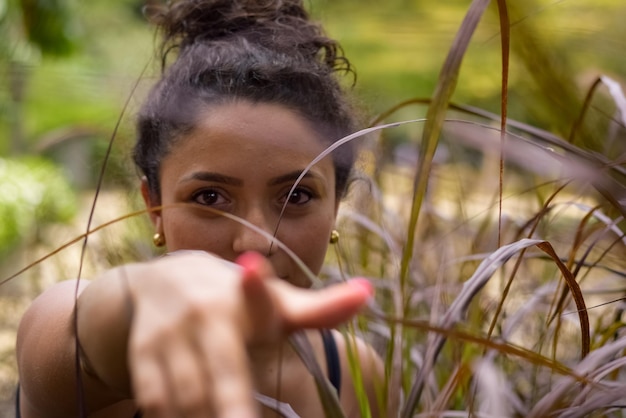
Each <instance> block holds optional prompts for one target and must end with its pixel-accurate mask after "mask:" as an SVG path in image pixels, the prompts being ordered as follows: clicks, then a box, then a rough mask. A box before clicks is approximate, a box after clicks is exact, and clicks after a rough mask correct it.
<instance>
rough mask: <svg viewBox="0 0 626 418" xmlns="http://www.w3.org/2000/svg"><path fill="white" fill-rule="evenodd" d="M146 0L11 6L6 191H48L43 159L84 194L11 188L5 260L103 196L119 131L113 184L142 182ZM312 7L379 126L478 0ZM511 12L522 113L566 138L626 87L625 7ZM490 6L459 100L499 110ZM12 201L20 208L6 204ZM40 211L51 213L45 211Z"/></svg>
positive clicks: (513, 92)
mask: <svg viewBox="0 0 626 418" xmlns="http://www.w3.org/2000/svg"><path fill="white" fill-rule="evenodd" d="M146 1H147V0H89V1H79V0H0V158H1V160H0V163H1V164H0V166H2V165H3V164H5V162H6V163H7V164H8V163H9V162H10V164H13V166H14V167H16V166H19V167H20V169H15V170H14V171H12V172H11V173H6V174H3V177H0V179H1V181H2V182H3V183H5V182H7V181H9V180H7V179H10V181H12V182H13V183H15V184H16V187H13V188H12V190H22V192H21V193H22V194H23V191H24V190H29V189H30V190H32V189H33V188H36V187H38V186H36V184H37V183H38V182H40V178H41V177H38V176H34V175H33V176H26V175H22V174H20V173H23V172H28V171H29V169H28V167H29V164H30V166H32V164H33V160H32V159H31V160H28V161H26V160H25V158H26V157H28V156H33V155H36V156H38V157H39V158H44V159H46V160H48V161H50V162H52V164H48V165H42V166H41V167H40V168H38V169H39V170H40V171H43V172H44V175H43V176H44V178H45V177H46V176H47V175H49V176H50V178H53V177H54V178H56V177H58V175H59V174H60V175H62V176H65V178H66V180H67V183H68V184H69V185H71V186H72V189H71V190H69V192H68V190H67V187H65V186H64V185H63V181H54V182H49V183H48V184H47V185H46V187H45V188H44V190H43V191H42V193H40V195H39V198H37V199H30V200H29V199H26V198H24V196H22V195H20V194H19V193H15V194H12V192H7V191H6V190H8V189H7V188H6V187H5V188H2V189H1V190H2V193H4V196H2V198H1V199H0V206H2V208H0V213H2V214H7V213H9V214H10V213H21V216H22V218H25V219H22V220H20V221H17V220H12V221H11V220H8V219H11V215H6V216H4V215H3V220H2V221H0V241H2V242H0V253H6V252H7V248H9V249H10V247H11V246H13V245H15V242H16V240H19V238H20V236H23V235H25V234H27V231H29V228H32V225H33V224H38V223H41V222H57V221H66V220H68V219H70V218H71V216H70V215H71V212H72V209H71V208H72V207H73V205H74V204H73V203H72V199H78V197H77V196H78V194H80V192H81V191H85V190H87V191H90V190H93V188H94V187H95V185H96V183H97V180H98V176H99V173H100V166H101V160H102V157H103V155H104V154H105V152H106V149H107V147H108V144H109V141H110V139H111V137H112V135H113V133H114V132H116V136H115V144H114V147H113V153H112V159H111V161H110V163H109V167H108V169H107V175H106V178H105V180H106V182H105V184H106V185H107V186H109V187H122V188H127V187H132V186H133V185H134V184H135V181H136V176H135V175H134V171H133V168H132V167H131V166H130V165H129V155H128V154H129V149H130V147H131V146H132V142H133V135H134V134H133V124H132V121H133V114H134V111H135V110H136V108H137V106H138V104H139V103H140V101H141V98H142V97H143V94H144V92H145V90H146V88H147V87H148V86H149V85H150V83H151V82H152V81H153V79H154V74H156V71H155V66H154V65H153V62H151V57H152V53H153V45H154V33H153V28H152V27H150V26H149V25H148V24H147V23H146V20H145V19H144V17H143V15H142V7H143V6H144V4H145V3H146ZM154 1H156V0H154ZM308 3H309V9H310V10H311V12H312V14H313V15H314V16H315V17H316V18H317V19H319V20H321V21H322V22H324V24H325V25H326V27H327V30H328V32H329V33H330V34H331V35H332V36H334V37H336V38H338V39H339V40H340V41H341V42H342V44H343V46H344V49H345V52H346V54H347V56H348V57H349V58H350V59H351V61H352V63H353V64H354V66H355V67H356V70H357V75H358V78H357V85H356V89H355V92H356V95H357V97H358V99H359V101H360V102H361V104H362V106H363V108H364V109H365V111H366V112H367V114H369V115H371V116H372V117H373V116H375V115H376V114H378V113H380V112H383V111H384V110H386V109H387V108H389V107H391V106H393V105H395V104H398V103H400V102H402V101H405V100H408V99H411V98H429V97H431V95H432V93H433V89H434V86H435V84H436V81H437V78H438V73H439V70H440V68H441V65H442V63H443V61H444V59H445V56H446V54H447V52H448V50H449V47H450V45H451V42H452V40H453V38H454V36H455V33H456V31H457V29H458V27H459V25H460V22H461V20H462V18H463V16H464V14H465V12H466V11H467V8H468V7H469V4H470V2H469V1H467V0H430V1H427V0H385V1H380V0H358V1H357V0H310V1H309V2H308ZM508 4H509V8H510V14H511V16H510V19H511V22H513V27H512V31H511V35H512V42H511V46H512V56H511V72H510V97H509V117H511V118H513V119H517V120H520V121H523V122H525V123H528V124H531V125H533V126H536V127H538V128H542V129H546V130H549V131H551V132H554V133H555V134H557V135H561V136H567V135H568V133H569V130H570V129H571V126H572V124H573V122H574V120H575V118H576V116H577V115H578V113H579V112H580V109H581V106H582V101H583V98H584V96H585V93H586V91H587V89H589V87H590V86H591V84H592V83H593V81H594V79H595V78H596V77H597V76H599V75H601V74H606V75H609V76H610V77H612V78H613V79H616V80H618V81H623V80H624V79H625V78H626V53H624V51H626V25H624V24H623V22H624V19H625V18H626V3H625V2H624V1H623V0H569V1H539V0H523V1H521V0H519V1H509V2H508ZM490 7H491V11H490V13H488V14H487V15H486V16H485V17H484V18H483V20H482V21H481V25H480V27H479V29H478V31H477V33H476V34H475V36H474V39H473V40H472V43H471V47H470V50H469V51H468V53H467V54H466V56H465V59H464V64H463V67H462V68H463V69H462V72H461V75H460V78H459V83H458V87H457V91H456V94H455V97H454V101H455V102H456V103H463V104H469V105H473V106H477V107H480V108H482V109H485V110H488V111H491V112H495V113H498V112H499V109H500V100H501V92H500V83H501V52H500V37H499V21H498V15H497V7H496V3H493V4H492V5H491V6H490ZM135 88H136V90H135V91H134V93H132V92H133V90H134V89H135ZM127 100H128V107H127V108H125V103H126V101H127ZM602 109H603V110H601V111H600V110H598V111H596V112H595V113H593V114H590V116H589V118H588V120H589V122H588V127H587V130H586V131H584V132H583V133H581V134H579V135H578V138H577V140H578V141H581V144H582V145H583V146H584V147H586V148H590V149H599V148H600V147H602V146H605V144H604V142H605V141H603V139H602V138H604V135H602V130H604V129H606V128H605V127H606V125H607V124H606V120H607V119H608V118H611V117H612V116H613V114H612V111H611V108H610V107H609V111H607V110H606V109H607V108H606V107H603V108H602ZM424 113H425V108H424V107H422V108H418V107H409V108H407V109H406V110H404V111H403V112H401V113H399V115H398V117H401V118H416V117H420V116H422V115H423V114H424ZM120 115H122V117H121V124H120V126H119V129H118V130H117V131H116V125H117V122H118V119H119V118H120ZM594 121H597V124H596V122H594ZM596 125H597V126H596ZM579 145H580V144H579ZM20 170H22V171H20ZM5 171H6V170H5ZM45 173H49V174H45ZM55 176H56V177H55ZM46 194H48V195H49V196H48V197H46ZM55 200H63V201H65V203H64V209H63V210H61V211H58V210H56V209H54V207H53V206H50V205H52V204H53V203H51V202H55ZM57 203H58V202H55V203H54V204H57ZM8 205H13V206H14V208H13V209H6V208H4V207H5V206H8ZM27 205H34V207H40V206H41V205H43V207H40V208H39V209H37V210H35V209H34V208H31V209H27V208H26V206H27ZM46 205H47V206H46ZM57 212H58V214H57ZM41 213H48V214H51V216H46V217H43V216H38V215H37V214H41ZM55 214H56V215H55ZM52 215H53V216H52ZM28 219H30V222H29V221H28ZM16 225H20V227H19V228H18V227H17V226H16Z"/></svg>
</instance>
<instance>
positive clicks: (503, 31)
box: [498, 0, 511, 247]
mask: <svg viewBox="0 0 626 418" xmlns="http://www.w3.org/2000/svg"><path fill="white" fill-rule="evenodd" d="M498 14H499V17H500V19H499V21H500V44H501V49H502V54H501V55H502V88H501V92H500V113H501V114H502V117H501V118H500V174H499V175H500V179H499V180H500V181H499V184H498V186H499V189H498V247H499V246H500V245H502V193H503V190H504V141H505V140H506V122H507V119H508V117H507V116H508V103H509V55H510V43H511V36H510V35H511V32H510V31H511V23H510V21H509V9H508V8H507V6H506V1H505V0H498Z"/></svg>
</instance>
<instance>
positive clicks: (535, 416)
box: [527, 338, 626, 418]
mask: <svg viewBox="0 0 626 418" xmlns="http://www.w3.org/2000/svg"><path fill="white" fill-rule="evenodd" d="M624 349H626V338H620V339H618V340H616V341H614V342H611V343H608V344H606V345H604V346H602V347H600V348H598V349H597V350H594V351H593V353H591V354H589V355H588V356H587V357H585V359H584V360H582V361H581V362H580V363H578V364H577V365H575V366H574V367H573V369H572V371H573V372H574V373H575V374H576V375H578V376H588V375H589V374H592V373H593V372H594V371H595V370H597V369H598V368H600V367H601V366H602V365H603V364H605V363H607V362H609V361H610V360H611V359H613V358H614V357H615V356H616V355H618V354H619V353H620V352H622V351H623V350H624ZM572 389H580V381H579V380H577V379H573V378H572V377H570V376H565V377H563V379H562V380H561V381H560V382H558V383H557V384H556V385H555V386H554V387H553V388H552V390H551V391H550V392H548V393H547V394H546V395H545V396H544V397H543V398H541V399H540V400H539V401H538V402H537V403H536V404H535V406H534V408H533V409H532V410H531V411H530V412H529V414H528V416H527V418H543V417H547V416H550V415H551V412H552V411H553V410H554V408H555V407H556V408H558V407H560V406H561V405H562V402H563V400H564V399H565V396H566V395H567V393H568V392H569V391H570V390H572ZM621 391H622V392H621V393H622V396H623V394H624V389H623V387H622V388H621ZM566 416H584V415H578V414H576V415H566Z"/></svg>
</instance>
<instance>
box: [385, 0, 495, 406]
mask: <svg viewBox="0 0 626 418" xmlns="http://www.w3.org/2000/svg"><path fill="white" fill-rule="evenodd" d="M488 5H489V0H474V1H472V4H471V5H470V8H469V10H468V12H467V14H466V15H465V18H464V19H463V22H462V23H461V26H460V28H459V30H458V32H457V33H456V37H455V39H454V41H453V43H452V46H451V48H450V50H449V52H448V56H447V57H446V61H445V62H444V64H443V67H442V69H441V72H440V74H439V78H438V80H437V86H436V87H435V92H434V94H433V98H432V102H431V104H430V106H429V108H428V112H427V114H426V124H425V125H424V131H423V134H422V143H421V147H420V153H419V161H418V168H417V172H416V173H415V179H414V185H413V202H412V205H411V214H410V218H409V224H408V230H407V231H408V232H407V239H406V243H405V244H404V250H403V253H402V261H401V264H400V291H401V294H404V293H405V289H406V282H407V278H408V274H409V269H410V265H411V260H412V259H413V246H414V242H415V233H416V226H417V221H418V218H419V214H420V211H421V207H422V202H423V199H424V196H425V194H426V189H427V187H428V179H429V176H430V172H431V168H432V161H433V158H434V156H435V151H436V149H437V144H438V143H439V136H440V134H441V130H442V128H443V123H444V120H445V116H446V112H447V109H448V104H449V103H450V100H451V98H452V95H453V93H454V91H455V89H456V83H457V81H458V77H459V71H460V68H461V63H462V61H463V57H464V56H465V52H466V51H467V48H468V46H469V43H470V40H471V39H472V35H473V34H474V31H475V30H476V27H477V26H478V22H479V21H480V19H481V17H482V15H483V13H484V12H485V10H486V9H487V6H488ZM392 333H393V334H394V335H392V338H391V340H390V342H391V344H390V348H389V350H390V352H391V353H393V356H394V357H395V358H396V359H395V360H396V362H397V361H399V359H398V358H397V356H398V355H401V353H400V352H399V351H397V347H400V346H402V333H401V330H396V329H394V330H393V331H392ZM399 369H401V367H400V368H398V367H393V368H392V374H391V376H390V386H389V390H388V402H389V404H388V412H389V413H395V411H398V410H399V403H400V391H399V390H391V389H397V388H399V383H400V382H399V379H400V375H399V372H400V370H399ZM394 370H395V372H394ZM414 406H415V405H407V406H405V408H404V413H403V414H402V415H403V416H404V417H406V416H407V414H412V411H413V410H414V409H415V408H414Z"/></svg>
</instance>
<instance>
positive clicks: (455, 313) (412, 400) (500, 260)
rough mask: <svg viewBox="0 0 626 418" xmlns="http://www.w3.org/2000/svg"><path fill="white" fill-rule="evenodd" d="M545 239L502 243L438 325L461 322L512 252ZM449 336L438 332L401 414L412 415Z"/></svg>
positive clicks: (469, 281)
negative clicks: (471, 303) (471, 304)
mask: <svg viewBox="0 0 626 418" xmlns="http://www.w3.org/2000/svg"><path fill="white" fill-rule="evenodd" d="M544 242H545V241H542V240H532V239H522V240H520V241H517V242H514V243H512V244H508V245H505V246H503V247H500V248H499V249H498V250H497V251H495V252H493V253H491V254H489V255H488V256H487V257H486V258H485V259H484V260H483V261H482V262H481V263H480V265H479V266H478V268H477V269H476V271H475V272H474V274H473V275H472V277H470V278H469V280H467V281H466V282H465V283H463V288H462V290H461V292H460V293H459V295H458V296H457V298H456V299H455V300H454V302H452V304H451V305H450V307H449V308H448V310H447V311H446V313H445V314H444V316H443V318H442V319H441V321H440V324H439V326H440V327H441V328H451V327H453V326H454V325H455V324H456V323H458V322H459V321H460V320H461V319H462V318H463V316H464V315H465V313H466V311H467V308H468V306H469V304H470V302H471V301H472V299H473V298H474V296H476V294H477V293H478V292H479V291H480V290H481V289H482V288H483V287H484V286H485V284H487V282H488V281H489V279H490V278H491V276H492V275H493V273H495V271H496V270H497V269H498V268H500V267H501V266H502V265H503V264H504V263H506V261H508V260H509V259H510V258H511V257H512V256H513V255H515V254H517V253H519V252H520V251H523V250H524V249H526V248H528V247H531V246H534V245H539V244H541V243H544ZM445 341H446V337H445V336H444V335H441V334H436V335H435V336H434V338H433V339H432V340H431V342H430V343H429V344H428V347H427V349H426V355H425V359H424V365H423V367H422V368H421V369H420V370H419V372H418V374H417V377H416V379H415V381H414V383H413V385H412V387H411V391H410V392H409V396H408V397H407V401H406V405H405V408H404V409H403V411H402V418H410V417H411V416H412V415H413V411H414V410H415V408H416V407H417V403H418V401H419V398H420V396H421V393H422V390H423V388H424V382H425V381H426V377H427V376H428V374H429V373H430V372H431V371H432V368H433V366H434V364H435V362H436V360H437V357H438V355H439V352H440V351H441V349H442V347H443V345H444V343H445Z"/></svg>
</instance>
